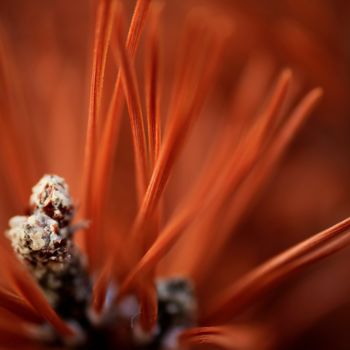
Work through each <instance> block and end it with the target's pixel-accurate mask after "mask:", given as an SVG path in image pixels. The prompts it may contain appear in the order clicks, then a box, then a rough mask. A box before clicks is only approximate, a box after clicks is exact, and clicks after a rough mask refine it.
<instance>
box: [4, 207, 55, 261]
mask: <svg viewBox="0 0 350 350" xmlns="http://www.w3.org/2000/svg"><path fill="white" fill-rule="evenodd" d="M9 225H10V229H9V230H8V231H7V235H8V237H9V238H10V239H11V242H12V246H13V248H14V249H15V251H16V253H17V254H18V255H19V256H20V257H21V258H30V256H31V255H32V254H35V253H36V252H38V251H41V252H48V253H49V252H50V251H54V250H55V249H56V247H57V245H59V244H60V243H61V242H62V237H61V236H60V235H59V228H58V223H57V221H55V220H53V219H51V218H50V217H48V216H47V215H45V214H40V213H37V214H34V215H31V216H15V217H13V218H12V219H11V220H10V222H9Z"/></svg>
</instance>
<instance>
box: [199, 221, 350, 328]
mask: <svg viewBox="0 0 350 350" xmlns="http://www.w3.org/2000/svg"><path fill="white" fill-rule="evenodd" d="M349 229H350V218H348V219H345V220H344V221H342V222H340V223H338V224H336V225H334V226H332V227H330V228H328V229H326V230H324V231H322V232H320V233H318V234H316V235H314V236H312V237H310V238H308V239H306V240H305V241H303V242H301V243H299V244H297V245H295V246H294V247H292V248H290V249H288V250H286V251H285V252H283V253H281V254H279V255H277V256H276V257H274V258H272V259H271V260H269V261H267V262H266V263H264V264H263V265H260V266H259V267H257V268H256V269H255V270H253V271H252V272H250V273H249V274H247V275H246V276H244V277H243V278H242V279H241V280H239V281H238V282H236V283H234V284H233V285H232V286H229V287H228V288H227V289H225V290H224V291H223V292H222V293H220V295H219V296H218V297H217V298H216V299H215V301H214V302H212V303H211V304H210V305H209V306H208V308H207V310H206V311H205V312H204V314H203V318H202V321H203V323H204V324H205V323H207V322H208V321H210V322H218V321H219V322H220V321H222V320H226V319H227V317H229V318H231V317H233V316H234V315H236V314H237V312H239V311H240V310H242V309H243V308H244V307H247V306H248V305H251V303H252V302H253V301H254V299H255V298H257V297H258V296H259V295H260V294H261V293H262V292H265V291H266V290H267V289H268V288H269V287H271V286H273V285H275V284H276V283H277V282H279V281H281V280H283V279H284V278H285V277H286V276H288V275H289V274H290V273H292V272H295V271H297V270H298V269H300V267H302V266H307V265H309V264H311V263H313V262H315V261H318V260H319V259H320V258H323V257H325V256H328V255H330V254H333V253H334V252H335V251H337V250H339V249H342V248H344V247H345V246H347V245H348V244H349V243H350V239H349V238H350V235H349Z"/></svg>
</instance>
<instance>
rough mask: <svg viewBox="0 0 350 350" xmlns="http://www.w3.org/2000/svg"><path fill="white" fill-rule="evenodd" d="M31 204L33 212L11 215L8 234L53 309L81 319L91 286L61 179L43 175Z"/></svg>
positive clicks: (36, 186) (67, 195) (67, 194)
mask: <svg viewBox="0 0 350 350" xmlns="http://www.w3.org/2000/svg"><path fill="white" fill-rule="evenodd" d="M30 204H31V208H32V212H31V214H32V215H30V216H14V217H13V218H11V220H10V222H9V229H8V230H7V232H6V234H7V237H8V238H9V239H10V240H11V244H12V247H13V250H14V251H15V252H16V254H17V256H18V257H19V258H20V259H21V260H22V261H23V263H24V264H26V265H27V267H28V268H29V270H30V272H31V273H32V275H33V277H34V278H35V279H36V280H37V281H38V283H39V285H40V287H41V288H42V290H43V292H44V293H45V294H46V297H47V298H48V300H49V302H50V303H51V305H52V306H53V307H54V308H55V309H56V311H57V312H58V313H59V314H60V315H61V316H62V317H64V318H66V319H70V318H74V319H78V320H79V321H82V322H83V320H85V319H86V315H85V312H86V308H87V304H88V301H89V298H90V295H91V286H90V280H89V278H88V275H87V272H86V269H85V264H84V261H83V257H82V256H81V254H80V252H79V251H78V249H77V248H76V247H75V246H74V242H73V237H72V234H73V232H74V227H72V226H71V225H70V222H71V219H72V217H73V213H74V207H73V201H72V199H71V197H70V194H69V191H68V186H67V184H66V182H65V181H64V179H62V178H61V177H59V176H56V175H45V176H44V177H43V178H42V179H41V180H40V181H39V182H38V184H37V185H35V186H34V187H33V192H32V196H31V198H30ZM84 322H85V321H84Z"/></svg>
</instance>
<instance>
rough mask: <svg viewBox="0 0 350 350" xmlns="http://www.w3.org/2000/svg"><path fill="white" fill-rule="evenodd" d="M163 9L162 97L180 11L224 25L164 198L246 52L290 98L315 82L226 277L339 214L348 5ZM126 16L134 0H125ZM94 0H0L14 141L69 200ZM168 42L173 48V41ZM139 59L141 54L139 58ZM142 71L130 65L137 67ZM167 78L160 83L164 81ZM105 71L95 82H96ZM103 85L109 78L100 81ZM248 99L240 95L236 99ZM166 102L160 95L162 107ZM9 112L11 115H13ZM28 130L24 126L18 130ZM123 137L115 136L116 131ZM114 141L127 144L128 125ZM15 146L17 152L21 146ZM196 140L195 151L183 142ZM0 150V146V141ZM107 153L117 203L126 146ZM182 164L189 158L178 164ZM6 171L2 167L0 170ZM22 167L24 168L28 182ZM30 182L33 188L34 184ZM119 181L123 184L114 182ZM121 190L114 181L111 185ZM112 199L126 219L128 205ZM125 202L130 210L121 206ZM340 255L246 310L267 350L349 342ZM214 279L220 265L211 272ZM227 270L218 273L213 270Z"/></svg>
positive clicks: (221, 0) (349, 71)
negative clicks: (287, 72)
mask: <svg viewBox="0 0 350 350" xmlns="http://www.w3.org/2000/svg"><path fill="white" fill-rule="evenodd" d="M164 2H165V3H166V5H165V7H164V10H163V11H164V12H163V15H162V23H161V25H162V29H161V40H162V54H163V74H164V77H163V78H164V79H163V80H164V87H163V88H164V96H165V97H164V99H165V100H166V96H167V91H168V90H169V89H170V86H171V81H172V72H173V67H174V62H173V57H174V50H175V47H176V41H177V40H178V37H179V33H180V32H181V28H182V26H183V24H184V18H185V17H186V14H187V13H188V12H189V11H190V9H191V8H193V7H203V8H207V9H210V11H213V14H214V13H215V14H218V15H225V16H226V17H227V18H228V19H229V20H230V21H232V23H233V24H234V28H235V31H234V34H233V36H232V38H231V39H230V43H229V45H228V47H227V48H226V54H225V58H224V60H223V62H222V67H221V68H220V69H221V73H220V76H219V79H218V83H217V85H216V86H215V88H214V89H213V93H212V97H211V99H210V101H208V103H207V106H206V109H205V111H204V117H203V119H201V121H200V122H199V124H198V125H197V126H196V129H195V130H194V133H193V137H192V139H191V145H192V147H190V146H189V147H188V148H186V152H184V154H185V155H186V156H183V157H182V158H181V159H180V161H179V164H178V165H177V168H176V171H175V173H176V183H175V182H174V181H172V182H171V183H170V185H169V191H168V201H169V202H171V201H172V200H176V198H177V197H178V196H179V194H181V193H185V192H186V190H187V188H188V186H190V184H189V183H188V179H189V178H192V174H193V178H195V174H196V171H197V169H198V164H200V163H201V162H202V161H203V157H204V155H205V147H206V145H207V143H208V142H209V141H208V140H209V139H210V129H211V128H212V127H213V128H215V125H216V124H218V123H220V120H221V118H223V116H222V114H223V111H224V110H225V106H228V105H229V98H230V96H231V92H232V91H233V90H234V87H235V86H236V84H237V81H238V80H239V77H240V75H241V74H242V72H243V71H244V69H245V67H246V64H247V63H248V62H251V60H252V59H253V60H254V59H256V60H259V62H263V63H262V69H265V70H266V74H268V76H270V78H269V80H271V81H272V80H273V78H275V77H276V75H277V74H278V72H279V71H280V70H281V69H282V68H284V67H290V68H291V69H292V71H293V73H294V78H295V79H294V84H295V85H294V86H293V89H294V90H293V91H295V92H293V93H295V96H298V97H300V96H302V94H303V93H305V92H306V91H308V90H310V88H312V87H315V86H321V87H323V88H324V90H325V96H324V98H323V100H322V102H321V104H320V105H319V106H318V107H317V110H316V111H315V112H314V113H313V116H312V117H311V118H310V119H309V121H308V122H307V123H306V125H305V127H303V129H302V131H301V132H300V133H299V134H298V136H297V137H296V139H295V140H294V142H293V144H292V146H291V147H290V149H289V150H288V152H287V154H286V156H285V157H284V160H283V162H282V163H281V164H280V167H279V168H278V170H277V171H276V173H275V174H274V176H273V178H272V179H271V180H270V182H269V184H268V185H267V187H266V188H265V189H264V191H263V193H262V194H261V196H259V199H258V200H257V201H256V204H255V206H254V209H253V210H251V211H250V212H249V214H248V215H246V217H245V218H244V220H243V221H242V222H241V224H240V227H239V230H237V231H238V232H237V234H236V235H235V236H234V237H233V238H232V242H230V244H229V245H227V248H226V249H227V254H228V255H230V254H231V255H232V256H233V258H232V266H230V268H229V269H228V270H229V271H230V274H231V275H230V276H231V278H232V279H234V278H236V277H238V276H240V275H241V274H242V273H244V272H245V271H248V270H249V269H250V268H251V267H253V266H255V265H257V264H258V263H259V262H262V261H264V260H266V259H267V258H269V257H270V256H272V255H274V254H276V253H278V252H280V251H282V250H283V249H286V248H288V247H289V246H291V245H292V244H295V243H297V242H299V241H301V240H302V239H304V238H306V237H309V236H310V235H311V234H314V233H316V232H318V231H320V230H322V229H324V228H326V227H327V226H330V225H332V224H334V223H336V222H337V221H340V220H341V219H343V218H345V217H347V216H349V213H350V197H349V194H350V181H349V178H350V137H349V135H350V98H349V95H350V44H349V37H350V2H349V1H347V0H307V1H306V0H282V1H281V0H265V1H259V0H245V1H243V0H202V1H200V0H186V1H178V0H168V1H164ZM124 3H125V5H126V7H128V9H129V11H130V13H131V10H132V8H133V6H134V4H135V1H124ZM93 9H94V6H93V2H92V1H87V0H74V1H70V0H50V1H47V0H32V1H24V0H7V1H6V0H4V1H1V2H0V31H1V34H2V49H1V50H2V52H1V54H2V60H4V61H6V62H5V63H6V67H7V68H6V69H5V73H2V74H4V75H7V76H8V77H9V80H10V82H11V84H12V85H13V86H11V88H12V90H11V91H15V92H16V93H14V94H13V96H12V97H13V98H14V101H15V103H14V105H15V106H16V108H18V110H17V111H15V112H14V113H17V115H18V113H20V114H21V115H22V116H23V118H27V120H29V123H27V124H26V123H23V124H22V123H21V122H20V121H19V119H16V118H14V119H13V120H14V124H15V125H16V127H18V128H20V129H23V130H22V134H23V137H24V138H29V139H31V140H34V141H33V143H34V145H35V147H36V148H35V154H36V155H37V159H38V161H37V164H35V165H34V167H35V168H36V169H35V170H34V171H33V173H34V172H35V173H36V174H38V177H40V176H41V175H40V174H42V173H44V172H55V173H58V174H60V175H63V176H64V177H65V178H66V179H67V180H68V183H70V186H71V188H72V192H73V195H74V196H75V197H76V196H77V194H78V191H79V184H80V181H81V178H80V175H77V174H80V172H81V161H82V155H83V146H84V132H85V127H86V113H87V101H88V92H89V74H90V64H91V38H92V33H93V23H94V12H93ZM174 43H175V44H174ZM137 62H138V64H139V65H140V67H141V66H142V55H140V57H138V61H137ZM140 69H141V68H140ZM168 77H169V78H168ZM108 80H109V78H108V77H107V78H106V81H107V84H108V83H109V81H108ZM111 81H112V79H111ZM1 95H2V96H0V102H1V103H2V104H6V103H7V102H6V100H5V99H6V98H7V97H6V96H7V95H6V94H4V93H3V94H1ZM247 103H248V104H249V101H247ZM164 104H165V102H164ZM12 112H13V111H12ZM26 125H30V127H31V130H28V129H27V128H26V127H25V126H26ZM124 134H125V135H126V136H124ZM120 142H121V144H122V145H123V146H125V145H129V144H130V140H129V139H128V129H127V123H125V125H124V127H123V129H122V139H121V141H120ZM24 145H25V143H23V144H18V149H19V150H21V149H22V147H25V146H24ZM193 146H195V147H193ZM2 147H4V146H3V145H2ZM121 149H122V151H120V152H119V153H118V154H119V156H118V164H116V168H118V169H120V170H121V171H120V172H119V175H118V176H119V178H118V179H119V181H120V182H121V183H123V186H119V188H118V189H116V191H117V192H116V193H117V194H118V196H119V198H121V199H123V198H128V196H130V188H131V187H132V186H133V185H132V184H133V179H132V178H130V168H131V167H132V154H131V151H125V149H131V147H129V148H127V147H121ZM189 159H190V160H191V161H189ZM2 167H6V164H1V165H0V168H2ZM28 176H29V174H23V177H24V178H26V177H28ZM0 177H3V178H2V181H1V183H2V185H1V188H0V190H1V191H2V196H3V198H8V199H7V200H2V203H1V205H2V207H1V214H0V215H1V216H0V223H1V227H2V228H5V227H6V225H7V219H8V217H10V216H11V215H13V213H14V212H16V210H18V208H17V207H16V203H13V201H12V199H11V190H10V189H9V188H11V180H9V179H7V178H6V177H5V176H4V175H0ZM34 182H35V180H34V181H32V183H34ZM124 184H125V185H124ZM120 187H122V188H120ZM120 202H123V206H120V205H118V204H115V205H112V204H111V208H110V209H109V210H111V211H113V210H118V211H119V213H121V215H122V216H125V217H130V218H131V217H132V213H133V212H134V203H132V201H130V200H129V201H126V202H125V201H123V200H120ZM128 202H130V205H128V204H125V203H128ZM349 263H350V250H349V249H347V250H345V251H344V252H342V253H340V254H337V255H335V256H333V257H331V258H328V259H326V260H325V261H323V262H321V263H319V264H317V265H316V266H314V267H312V268H309V269H307V270H306V271H304V272H302V273H301V274H299V275H298V276H296V277H293V278H292V279H290V280H289V281H288V282H287V283H285V284H284V285H283V286H282V287H280V288H278V289H276V290H275V291H274V292H273V293H271V294H270V295H269V296H268V297H267V298H266V300H265V301H264V303H262V305H259V306H258V307H257V308H256V309H255V310H254V312H252V313H251V314H249V315H247V319H249V320H251V322H257V323H262V324H264V323H266V324H269V325H271V327H272V328H273V332H274V333H276V334H277V338H278V339H279V340H277V342H276V344H277V345H276V347H278V348H280V349H284V350H286V349H287V350H288V349H290V350H298V349H336V350H342V349H344V350H345V349H349V344H350V333H349V331H348V325H349V323H350V269H349V268H348V265H349ZM219 274H220V271H219ZM222 274H223V275H226V274H227V269H226V268H223V269H222Z"/></svg>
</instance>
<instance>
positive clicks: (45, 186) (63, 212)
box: [30, 175, 74, 227]
mask: <svg viewBox="0 0 350 350" xmlns="http://www.w3.org/2000/svg"><path fill="white" fill-rule="evenodd" d="M30 206H31V208H32V210H33V212H36V211H41V212H44V213H45V214H46V215H47V216H49V217H50V218H52V219H54V220H56V221H57V222H58V223H59V225H60V227H65V226H68V225H69V224H70V222H71V220H72V218H73V215H74V205H73V201H72V198H71V196H70V194H69V189H68V185H67V183H66V182H65V180H64V179H63V178H62V177H59V176H57V175H45V176H43V177H42V178H41V180H40V181H39V182H38V183H37V184H36V185H35V186H34V187H33V189H32V195H31V197H30Z"/></svg>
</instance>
